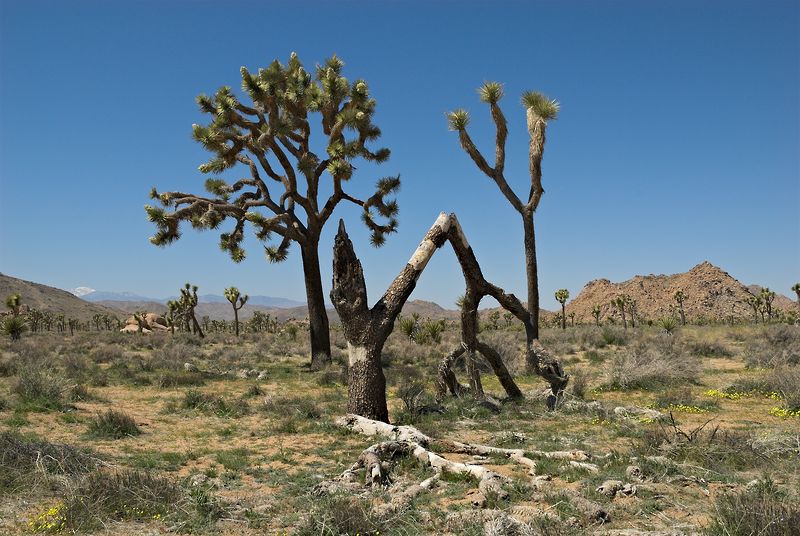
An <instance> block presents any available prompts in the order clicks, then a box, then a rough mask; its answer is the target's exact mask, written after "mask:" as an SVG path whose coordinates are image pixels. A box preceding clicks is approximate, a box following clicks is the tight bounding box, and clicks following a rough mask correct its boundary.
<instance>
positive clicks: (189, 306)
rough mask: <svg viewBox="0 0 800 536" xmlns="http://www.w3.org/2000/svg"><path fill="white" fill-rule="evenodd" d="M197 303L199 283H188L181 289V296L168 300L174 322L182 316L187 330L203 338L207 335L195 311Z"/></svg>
mask: <svg viewBox="0 0 800 536" xmlns="http://www.w3.org/2000/svg"><path fill="white" fill-rule="evenodd" d="M197 303H198V299H197V285H191V284H189V283H186V285H184V286H183V288H182V289H181V297H180V298H179V299H177V300H172V301H169V302H167V307H168V308H169V312H170V315H171V316H172V317H173V322H174V321H175V320H177V319H178V318H180V319H181V320H183V322H184V325H185V327H186V331H187V332H188V331H192V332H194V333H195V334H197V335H199V336H200V338H201V339H202V338H203V337H205V335H204V334H203V329H202V328H201V327H200V323H199V322H198V321H197V316H195V313H194V308H195V307H197ZM172 332H173V333H174V332H175V328H174V327H173V328H172Z"/></svg>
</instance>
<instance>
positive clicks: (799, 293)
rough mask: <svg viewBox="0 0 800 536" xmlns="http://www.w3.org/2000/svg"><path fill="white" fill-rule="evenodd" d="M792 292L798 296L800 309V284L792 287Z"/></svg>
mask: <svg viewBox="0 0 800 536" xmlns="http://www.w3.org/2000/svg"><path fill="white" fill-rule="evenodd" d="M792 292H794V293H795V294H797V307H798V308H800V283H795V284H794V285H792Z"/></svg>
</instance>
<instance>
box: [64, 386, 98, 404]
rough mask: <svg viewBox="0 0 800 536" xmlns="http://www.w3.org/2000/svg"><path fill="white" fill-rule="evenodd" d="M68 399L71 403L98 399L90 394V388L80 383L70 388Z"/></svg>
mask: <svg viewBox="0 0 800 536" xmlns="http://www.w3.org/2000/svg"><path fill="white" fill-rule="evenodd" d="M68 398H69V400H70V401H71V402H85V401H86V400H93V399H95V398H96V397H95V396H94V395H92V393H91V392H89V388H88V387H86V385H84V384H82V383H78V384H75V385H73V386H72V387H70V389H69V392H68Z"/></svg>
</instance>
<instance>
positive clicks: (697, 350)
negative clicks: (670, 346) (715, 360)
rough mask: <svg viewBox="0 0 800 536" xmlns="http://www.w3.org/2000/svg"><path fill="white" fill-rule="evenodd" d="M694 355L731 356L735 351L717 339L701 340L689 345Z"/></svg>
mask: <svg viewBox="0 0 800 536" xmlns="http://www.w3.org/2000/svg"><path fill="white" fill-rule="evenodd" d="M689 347H690V349H691V352H692V353H693V354H694V355H698V356H701V357H731V356H732V355H733V352H731V350H730V349H729V348H728V347H727V346H725V345H724V344H723V343H722V342H720V341H716V340H699V341H694V342H693V343H691V344H690V345H689Z"/></svg>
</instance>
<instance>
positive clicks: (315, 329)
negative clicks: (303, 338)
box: [301, 238, 331, 370]
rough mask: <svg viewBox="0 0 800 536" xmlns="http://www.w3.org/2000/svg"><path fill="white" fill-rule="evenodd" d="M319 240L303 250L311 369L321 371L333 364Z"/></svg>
mask: <svg viewBox="0 0 800 536" xmlns="http://www.w3.org/2000/svg"><path fill="white" fill-rule="evenodd" d="M318 247H319V238H317V239H316V240H314V241H313V243H312V244H309V245H308V246H303V247H302V248H301V253H302V256H303V276H304V277H305V283H306V300H307V302H308V325H309V329H310V331H311V333H310V336H311V368H312V369H313V370H319V369H321V368H324V367H325V366H326V365H328V364H330V362H331V340H330V333H329V330H328V313H327V311H325V297H324V295H323V293H322V276H321V275H320V271H319V255H318V252H317V249H318Z"/></svg>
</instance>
